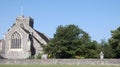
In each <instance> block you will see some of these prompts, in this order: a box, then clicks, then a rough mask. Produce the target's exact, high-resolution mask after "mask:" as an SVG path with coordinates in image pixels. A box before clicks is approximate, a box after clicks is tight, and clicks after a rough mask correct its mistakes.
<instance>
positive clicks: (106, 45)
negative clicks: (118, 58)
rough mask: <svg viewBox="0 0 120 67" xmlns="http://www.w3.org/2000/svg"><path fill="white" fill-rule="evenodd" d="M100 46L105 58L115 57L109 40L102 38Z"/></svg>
mask: <svg viewBox="0 0 120 67" xmlns="http://www.w3.org/2000/svg"><path fill="white" fill-rule="evenodd" d="M100 46H101V51H103V53H104V57H105V58H113V55H114V54H113V53H112V48H111V46H110V44H109V43H108V42H106V41H105V40H101V43H100Z"/></svg>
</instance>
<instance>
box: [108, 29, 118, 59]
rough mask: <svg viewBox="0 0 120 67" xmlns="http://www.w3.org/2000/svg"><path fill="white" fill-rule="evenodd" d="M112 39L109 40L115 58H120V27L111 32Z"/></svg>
mask: <svg viewBox="0 0 120 67" xmlns="http://www.w3.org/2000/svg"><path fill="white" fill-rule="evenodd" d="M111 33H112V37H111V38H110V39H109V43H110V46H111V48H112V52H113V54H114V56H113V57H114V58H120V27H118V28H117V29H116V30H113V31H111Z"/></svg>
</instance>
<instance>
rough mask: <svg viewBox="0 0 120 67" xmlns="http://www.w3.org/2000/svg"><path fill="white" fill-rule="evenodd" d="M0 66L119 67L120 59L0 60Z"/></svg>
mask: <svg viewBox="0 0 120 67" xmlns="http://www.w3.org/2000/svg"><path fill="white" fill-rule="evenodd" d="M0 64H65V65H115V66H120V59H41V60H37V59H33V60H10V59H9V60H7V59H0Z"/></svg>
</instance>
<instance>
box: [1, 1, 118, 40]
mask: <svg viewBox="0 0 120 67" xmlns="http://www.w3.org/2000/svg"><path fill="white" fill-rule="evenodd" d="M21 6H23V14H24V16H25V17H29V16H30V17H32V18H33V19H34V28H35V29H37V30H38V31H40V32H42V33H44V34H45V35H46V36H48V37H49V38H52V37H53V34H54V33H55V31H56V28H57V26H59V25H68V24H75V25H78V26H79V27H80V28H82V29H83V30H84V31H86V32H87V33H89V35H90V36H91V39H92V40H97V41H98V42H100V41H101V39H105V40H107V39H108V38H110V37H111V32H110V31H111V30H114V29H116V28H117V27H119V26H120V0H0V23H1V24H0V39H3V36H4V34H5V33H6V32H7V30H8V29H9V28H10V27H11V26H12V24H13V23H14V22H15V19H16V17H17V16H19V15H21Z"/></svg>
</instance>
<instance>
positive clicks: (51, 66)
mask: <svg viewBox="0 0 120 67" xmlns="http://www.w3.org/2000/svg"><path fill="white" fill-rule="evenodd" d="M0 67H120V66H107V65H106V66H105V65H0Z"/></svg>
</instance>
